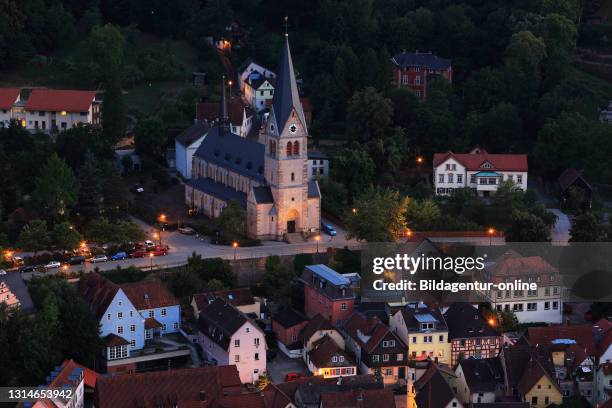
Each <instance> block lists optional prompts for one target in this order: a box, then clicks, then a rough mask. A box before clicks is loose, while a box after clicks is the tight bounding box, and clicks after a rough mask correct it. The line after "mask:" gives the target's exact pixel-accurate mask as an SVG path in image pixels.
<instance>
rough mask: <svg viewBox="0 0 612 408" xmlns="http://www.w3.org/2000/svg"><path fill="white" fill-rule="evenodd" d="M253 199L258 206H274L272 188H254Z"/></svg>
mask: <svg viewBox="0 0 612 408" xmlns="http://www.w3.org/2000/svg"><path fill="white" fill-rule="evenodd" d="M253 197H255V202H256V203H257V204H272V203H274V196H273V195H272V190H270V186H257V187H253Z"/></svg>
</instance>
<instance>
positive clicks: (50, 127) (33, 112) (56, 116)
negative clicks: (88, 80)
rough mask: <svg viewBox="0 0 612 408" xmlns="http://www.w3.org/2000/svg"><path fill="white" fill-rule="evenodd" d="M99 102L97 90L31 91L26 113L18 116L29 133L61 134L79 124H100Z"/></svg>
mask: <svg viewBox="0 0 612 408" xmlns="http://www.w3.org/2000/svg"><path fill="white" fill-rule="evenodd" d="M100 105H101V104H100V102H99V101H97V100H96V92H95V91H75V90H60V89H40V88H36V89H32V92H31V93H30V96H29V97H28V99H27V100H26V101H25V105H24V107H23V114H19V113H17V114H16V117H17V118H18V119H19V120H20V121H21V123H22V126H23V125H24V123H25V126H24V127H25V128H26V129H28V130H33V131H34V130H40V131H43V132H45V131H47V132H50V131H61V130H65V129H68V128H71V127H75V126H77V125H79V124H91V125H99V124H100V123H101V122H100Z"/></svg>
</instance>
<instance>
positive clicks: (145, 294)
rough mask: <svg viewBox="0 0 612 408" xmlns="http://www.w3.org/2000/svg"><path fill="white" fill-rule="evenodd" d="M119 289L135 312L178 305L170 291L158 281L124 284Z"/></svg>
mask: <svg viewBox="0 0 612 408" xmlns="http://www.w3.org/2000/svg"><path fill="white" fill-rule="evenodd" d="M121 289H122V290H123V292H124V293H125V295H126V296H127V297H128V298H129V299H130V302H132V304H133V305H134V307H136V309H137V310H143V309H155V308H158V307H167V306H178V305H179V304H180V302H179V300H178V299H177V298H176V297H175V296H174V295H173V294H172V293H171V292H170V290H168V288H167V287H166V286H164V285H163V284H162V283H161V282H159V281H149V282H133V283H126V284H123V285H121Z"/></svg>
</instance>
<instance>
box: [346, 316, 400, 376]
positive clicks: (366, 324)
mask: <svg viewBox="0 0 612 408" xmlns="http://www.w3.org/2000/svg"><path fill="white" fill-rule="evenodd" d="M344 332H345V334H346V348H347V350H350V351H351V352H353V354H355V358H356V360H357V364H358V366H359V371H360V373H362V374H373V373H380V375H381V376H382V378H383V382H384V383H385V384H386V385H387V384H402V383H404V381H405V379H406V367H407V365H408V356H407V351H408V348H407V347H406V344H405V343H404V342H403V341H402V340H401V339H400V337H399V336H398V335H397V334H396V333H395V332H393V331H391V330H389V327H388V326H387V325H386V324H384V323H383V322H381V321H380V320H379V319H378V318H377V317H376V316H374V317H373V318H372V319H367V318H366V317H365V316H364V315H363V314H361V313H359V312H354V313H353V314H352V315H351V317H350V318H349V319H348V320H347V322H346V324H345V326H344Z"/></svg>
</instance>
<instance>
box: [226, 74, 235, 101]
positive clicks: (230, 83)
mask: <svg viewBox="0 0 612 408" xmlns="http://www.w3.org/2000/svg"><path fill="white" fill-rule="evenodd" d="M227 84H228V85H229V88H230V89H229V95H230V98H231V97H232V85H234V81H232V80H231V79H230V80H229V81H227Z"/></svg>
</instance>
